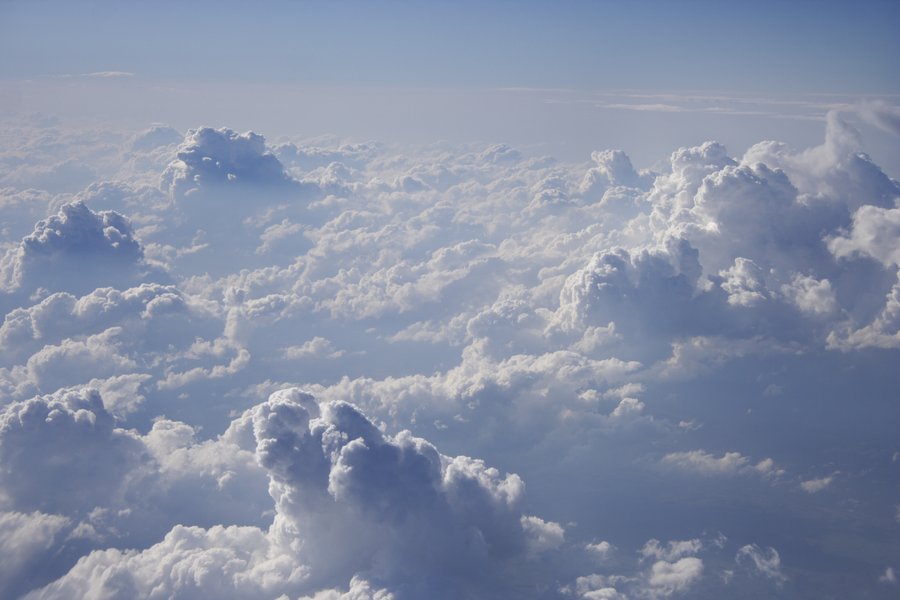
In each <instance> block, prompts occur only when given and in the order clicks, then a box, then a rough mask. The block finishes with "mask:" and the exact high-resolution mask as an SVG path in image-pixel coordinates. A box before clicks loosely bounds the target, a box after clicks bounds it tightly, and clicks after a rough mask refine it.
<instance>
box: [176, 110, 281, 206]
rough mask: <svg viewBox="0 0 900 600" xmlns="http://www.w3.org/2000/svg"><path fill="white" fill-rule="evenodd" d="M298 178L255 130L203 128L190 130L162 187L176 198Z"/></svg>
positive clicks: (276, 185)
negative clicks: (284, 165)
mask: <svg viewBox="0 0 900 600" xmlns="http://www.w3.org/2000/svg"><path fill="white" fill-rule="evenodd" d="M292 183H294V180H293V179H292V178H290V177H289V176H288V175H287V174H286V173H285V171H284V167H283V166H282V165H281V163H280V162H279V161H278V159H277V158H276V157H275V155H274V154H272V153H271V152H269V151H268V150H267V148H266V142H265V139H264V138H263V137H262V136H261V135H258V134H256V133H253V132H252V131H250V132H246V133H242V134H241V133H237V132H234V131H232V130H230V129H227V128H222V129H212V128H210V127H201V128H199V129H191V130H190V131H188V133H187V135H186V136H185V138H184V141H183V142H182V143H181V145H180V146H179V147H178V150H177V152H176V158H175V160H174V161H172V163H170V164H169V166H168V167H166V170H165V171H164V172H163V174H162V178H161V187H162V189H163V190H166V191H168V192H169V193H170V194H172V195H173V196H175V197H176V198H182V199H183V198H185V197H188V196H190V195H191V194H197V193H201V192H204V191H208V192H215V191H216V189H217V188H218V189H219V190H220V191H222V192H224V191H225V190H227V189H228V186H231V187H234V186H243V187H244V189H246V186H263V187H264V188H265V187H269V186H272V187H279V186H290V185H291V184H292Z"/></svg>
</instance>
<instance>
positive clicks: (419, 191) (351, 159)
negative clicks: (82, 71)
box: [0, 114, 900, 600]
mask: <svg viewBox="0 0 900 600" xmlns="http://www.w3.org/2000/svg"><path fill="white" fill-rule="evenodd" d="M35 123H37V124H32V125H28V126H27V127H25V126H24V125H23V126H22V128H19V129H16V131H15V132H13V137H12V138H11V139H14V140H15V143H14V145H15V149H14V150H12V151H10V152H9V153H6V154H2V153H0V164H2V165H3V166H5V167H11V168H8V169H7V170H6V172H7V173H9V177H11V178H10V179H8V180H7V179H4V183H3V185H5V186H7V187H5V188H4V190H2V191H0V208H2V210H3V211H4V219H3V221H4V222H3V224H2V225H0V236H2V238H0V244H2V252H3V256H4V258H3V259H2V260H3V263H2V264H3V276H4V283H5V288H4V291H5V292H7V293H5V294H4V295H3V299H2V300H0V305H2V306H0V309H2V313H3V315H4V318H3V322H2V325H0V411H2V415H3V417H2V427H0V509H2V511H4V512H3V517H2V519H0V540H12V541H9V542H5V541H4V542H2V543H5V544H7V545H6V546H4V548H10V549H11V550H10V552H11V553H10V554H9V556H10V559H9V560H8V561H6V562H5V563H4V565H3V567H0V571H2V573H0V579H2V580H3V585H6V586H7V587H5V588H4V591H3V592H2V593H7V594H10V593H11V594H13V595H20V594H23V593H26V592H29V591H32V590H34V591H33V594H34V596H35V597H80V596H85V595H90V594H99V595H103V594H107V595H110V596H113V597H115V596H117V595H118V596H121V597H125V596H128V597H133V596H144V595H148V596H149V595H152V594H160V595H165V596H173V597H203V596H209V595H220V596H228V597H248V598H255V597H273V598H274V597H279V596H281V595H286V597H288V598H301V597H303V598H314V599H319V600H324V599H326V598H327V599H333V598H348V599H349V598H378V599H380V600H386V599H387V598H395V599H396V600H400V599H402V598H415V597H498V598H499V597H552V596H553V595H554V594H555V593H557V592H558V593H559V594H563V595H568V596H574V597H583V598H624V597H629V598H662V597H669V596H678V595H681V596H684V597H687V596H691V597H740V594H742V593H743V594H744V595H745V596H751V595H753V594H756V595H758V596H760V597H762V596H766V595H768V596H778V595H779V594H781V595H782V596H784V595H788V594H790V593H792V592H794V591H795V590H794V589H788V588H789V587H790V586H791V585H795V584H796V586H797V589H798V590H800V592H799V593H805V592H807V591H808V590H811V591H809V594H810V595H815V594H817V593H818V594H819V595H821V593H824V592H829V593H830V592H831V591H833V590H838V589H839V590H842V591H843V592H844V593H845V594H846V593H849V592H847V590H851V589H854V590H855V589H863V588H865V587H866V586H870V587H871V586H873V585H876V583H875V582H873V578H874V576H873V574H874V573H877V572H879V571H881V570H882V569H884V560H883V553H881V552H876V551H875V550H873V548H882V547H883V546H884V544H881V545H877V544H873V545H871V546H870V547H862V546H859V545H858V544H856V545H853V548H855V550H854V552H855V555H854V560H853V561H847V560H844V559H845V558H846V557H845V556H844V555H843V554H841V555H840V556H839V554H840V553H841V552H843V551H842V550H841V551H838V550H835V549H834V548H835V547H837V546H838V545H837V544H835V545H834V546H828V547H825V546H822V545H816V544H814V543H813V542H811V541H808V540H807V539H806V538H803V539H800V538H798V537H797V536H793V533H792V532H793V530H792V529H791V528H782V527H781V526H780V525H779V524H781V523H783V522H788V521H792V518H793V517H792V518H788V516H789V515H795V514H798V511H800V510H801V509H799V508H798V506H799V505H801V504H800V503H804V502H806V503H808V502H809V501H814V502H815V503H816V505H817V506H818V505H821V506H822V507H823V508H822V510H821V511H818V512H817V511H807V510H803V511H802V512H803V526H804V527H806V526H808V527H810V528H823V527H827V528H828V530H829V531H830V532H832V533H831V535H833V536H834V538H835V539H840V540H858V539H859V538H860V536H861V535H865V532H868V531H882V530H885V529H886V528H887V527H893V526H895V525H896V523H894V518H893V517H894V516H895V515H894V513H895V512H896V510H895V505H896V499H895V498H893V497H890V498H889V497H886V496H885V494H884V492H883V490H884V489H886V488H885V487H884V485H883V483H884V481H885V479H886V478H887V477H888V476H889V475H887V474H886V471H885V468H884V465H883V464H882V463H883V462H884V460H882V459H884V456H882V454H883V452H882V454H879V452H881V451H878V450H877V448H892V447H893V446H892V445H891V444H893V437H892V434H893V432H892V431H890V430H889V429H890V428H889V427H887V424H889V423H892V422H894V421H895V420H896V419H895V418H894V417H895V415H894V414H893V412H892V408H891V407H892V406H893V404H892V403H890V402H889V400H890V397H891V396H890V394H891V391H892V389H893V388H894V387H896V386H895V385H894V383H896V382H895V381H894V379H895V378H894V377H893V375H892V373H893V370H892V369H890V365H892V364H893V362H895V360H894V359H895V358H896V357H895V356H894V354H895V353H896V351H897V348H900V341H898V340H900V317H898V315H900V284H898V275H897V268H898V259H897V256H895V255H896V241H897V238H898V236H900V231H898V230H897V228H896V227H893V225H892V223H893V220H894V217H895V216H896V215H895V212H896V211H897V204H896V202H897V200H896V199H897V198H898V197H900V193H898V186H897V184H896V182H894V181H892V180H891V179H890V178H889V177H887V176H886V175H885V174H884V172H882V171H881V169H880V168H879V167H878V166H877V165H876V164H875V163H874V162H873V160H872V159H871V158H870V157H868V156H866V155H865V154H863V152H862V144H863V142H864V140H863V139H862V138H861V137H860V136H859V135H858V133H857V132H855V131H854V130H853V129H852V127H850V126H849V125H848V124H847V123H844V122H843V121H841V119H840V118H839V116H838V115H836V114H834V115H831V116H829V117H828V119H827V125H826V126H827V130H826V139H825V141H824V143H823V144H822V145H821V146H819V147H816V148H811V149H807V150H794V149H792V148H790V147H788V146H787V145H785V144H782V143H779V142H771V141H769V142H761V143H760V144H757V145H755V146H753V147H751V148H750V149H749V150H748V151H747V152H746V153H744V155H743V156H734V157H732V156H729V154H728V152H727V151H726V149H725V147H724V146H722V145H721V144H718V143H715V142H708V143H704V144H701V145H698V146H693V147H685V148H680V149H678V150H676V151H675V152H673V153H672V154H671V156H670V157H669V159H668V161H662V162H660V163H658V164H657V165H656V166H655V167H654V169H655V170H657V171H658V172H656V173H651V172H649V171H646V170H641V169H639V168H636V166H635V165H634V164H632V162H631V159H630V158H629V157H628V156H627V155H626V154H625V153H624V152H622V151H617V150H598V151H597V152H594V153H592V154H591V156H590V158H591V160H590V162H589V163H587V164H585V163H581V164H572V163H567V162H561V161H556V160H553V159H551V158H548V157H530V156H529V155H528V152H527V151H526V150H524V149H517V148H513V147H511V146H508V145H494V146H490V147H485V146H483V145H472V146H468V147H453V146H451V145H449V144H443V143H442V144H435V145H434V146H433V147H428V148H422V149H417V150H416V152H415V153H413V154H409V155H407V154H404V153H403V152H402V151H401V150H399V149H397V148H393V147H387V146H382V145H379V144H375V143H364V144H358V143H344V142H343V141H340V140H332V139H329V138H319V139H316V140H312V141H309V140H307V141H301V140H297V139H294V140H291V141H285V138H282V140H280V143H278V144H276V145H268V144H267V143H266V141H265V140H264V139H263V138H262V136H260V135H258V134H255V133H252V132H248V133H244V134H239V133H236V132H234V131H231V130H228V129H218V130H217V129H209V128H200V129H194V130H191V131H189V132H188V134H187V135H186V136H184V137H182V136H181V135H180V134H179V133H178V132H177V131H176V130H174V129H172V128H170V127H167V126H162V125H157V126H152V127H151V128H149V129H146V130H143V131H138V132H115V133H101V132H88V131H82V132H79V133H78V135H75V134H70V135H69V136H68V137H67V134H65V133H63V132H61V131H60V130H59V124H58V123H57V124H40V123H38V122H37V121H35ZM29 128H34V129H29ZM51 129H52V130H51ZM76 155H77V156H79V160H83V161H84V163H85V164H86V165H88V166H89V167H90V169H92V171H91V173H87V172H84V173H82V174H81V175H79V174H78V173H77V172H74V171H73V172H71V173H68V174H67V172H66V170H65V169H63V168H60V169H57V171H58V174H59V175H60V176H61V177H63V176H64V177H63V179H66V178H68V179H66V181H64V182H56V183H54V181H53V179H52V177H46V178H42V176H39V175H40V174H41V173H43V174H44V175H47V173H50V171H52V170H53V169H56V167H57V166H58V165H60V164H62V163H65V161H67V160H70V159H71V158H72V156H76ZM17 165H19V166H21V165H24V166H25V167H27V168H26V169H25V170H22V171H20V172H16V173H13V171H15V170H16V169H17V168H18V167H17ZM70 166H71V165H70ZM66 168H69V167H66ZM45 171H46V173H45ZM96 173H102V174H103V178H104V180H103V181H95V180H96V179H98V177H97V176H96V175H95V174H96ZM82 176H83V177H82ZM79 177H81V178H80V179H79ZM88 180H89V181H88ZM57 183H59V185H57ZM88 183H89V184H90V185H87V184H88ZM26 184H27V185H31V184H34V185H39V186H41V187H40V189H34V190H28V189H23V188H22V186H24V185H26ZM84 185H87V187H86V188H84ZM82 188H83V189H82ZM79 190H80V191H79ZM70 192H71V193H70ZM74 192H78V193H77V194H75V195H74V196H73V195H72V194H73V193H74ZM88 207H90V208H88ZM48 215H49V216H48ZM126 215H127V218H126ZM35 221H38V225H37V226H36V227H34V228H33V229H34V231H33V232H32V233H31V234H29V231H30V230H31V229H32V225H33V224H34V222H35ZM26 225H27V227H26ZM9 292H12V293H9ZM836 350H837V351H838V352H836ZM294 386H302V387H303V389H308V390H310V393H305V392H301V391H300V390H299V389H296V388H295V387H294ZM280 389H285V391H281V392H278V393H275V394H274V395H272V396H271V397H270V398H269V400H268V401H266V402H263V403H262V404H259V400H260V399H261V398H264V397H266V396H267V395H269V394H270V392H273V391H275V390H280ZM860 390H863V392H860ZM776 392H777V393H776ZM848 398H854V399H855V400H854V402H848V401H847V399H848ZM812 412H814V413H815V414H816V418H815V419H809V417H808V415H809V414H810V413H812ZM838 429H839V430H840V431H841V435H842V439H845V440H846V443H845V444H843V445H841V446H840V448H835V449H833V451H831V450H830V451H829V453H828V458H827V461H828V462H827V463H825V464H828V465H829V466H828V467H827V468H828V469H829V471H826V472H831V473H832V474H831V475H826V476H823V477H816V476H813V477H811V478H805V477H799V476H798V475H792V477H793V478H792V479H791V481H792V482H793V483H792V484H791V485H783V484H784V483H785V481H788V479H787V478H786V477H782V475H783V474H784V473H785V470H789V471H790V472H791V473H792V474H815V473H817V472H819V473H821V469H822V465H821V464H815V465H812V464H810V463H809V454H808V452H806V449H808V448H810V447H822V440H823V439H832V438H833V436H834V434H833V432H834V431H837V430H838ZM223 430H224V433H222V434H221V435H218V434H219V432H222V431H223ZM407 430H408V431H407ZM787 437H790V440H791V443H790V444H786V443H784V440H785V439H787ZM424 438H428V439H429V440H432V441H433V443H432V442H429V441H426V440H425V439H424ZM438 447H439V448H441V449H443V450H444V451H445V452H447V453H448V454H442V453H441V452H439V451H438V450H437V448H438ZM831 447H832V446H829V448H831ZM735 448H738V449H740V451H736V450H733V449H735ZM862 449H864V450H862ZM467 455H475V456H479V457H480V458H470V457H468V456H467ZM770 455H772V456H776V457H777V459H778V462H777V463H776V461H775V460H774V459H773V458H768V457H769V456H770ZM754 457H755V458H754ZM879 460H880V461H881V463H878V462H876V463H874V464H875V466H873V461H879ZM88 465H90V468H88ZM488 465H497V468H492V467H490V466H488ZM782 465H784V468H782ZM832 465H833V466H832ZM878 465H881V466H878ZM663 471H665V472H668V473H667V474H666V475H665V476H660V475H661V472H663ZM511 472H518V473H521V474H522V476H523V478H525V477H527V479H528V483H529V486H530V487H529V494H528V495H527V497H526V495H525V493H524V483H523V478H519V477H518V476H516V475H511V474H508V473H511ZM838 473H840V474H842V475H841V479H840V481H842V482H844V484H842V485H840V486H836V485H835V483H834V482H835V481H837V480H836V479H835V478H836V475H837V474H838ZM845 475H846V476H845ZM806 477H810V476H809V475H806ZM761 483H764V484H765V493H760V484H761ZM826 488H827V489H828V493H821V490H824V489H826ZM801 491H806V492H809V493H816V492H819V493H818V494H817V495H815V496H809V495H807V494H803V493H800V492H801ZM851 492H852V498H853V500H854V502H858V503H859V505H860V506H863V507H865V508H866V510H860V511H858V512H856V513H854V517H853V519H850V518H847V517H846V515H847V513H846V510H845V506H846V502H847V501H848V497H849V496H847V495H846V494H848V493H851ZM798 494H799V495H798ZM698 504H700V505H702V507H703V510H702V511H698V510H697V508H696V507H697V505H698ZM803 506H805V505H803ZM538 515H539V516H538ZM610 515H617V516H616V518H612V517H611V516H610ZM823 515H829V517H828V518H827V519H826V518H825V516H823ZM886 515H887V517H886ZM629 519H634V520H635V521H634V522H631V521H629ZM792 522H793V521H792ZM636 523H639V525H636ZM798 526H799V525H798ZM748 528H752V529H753V530H754V531H756V532H758V534H759V537H756V538H755V539H756V540H764V541H765V543H766V545H765V546H755V545H753V544H749V545H748V544H747V542H751V541H753V540H746V539H744V540H740V541H739V542H738V543H736V544H735V545H733V546H731V545H728V542H727V540H725V538H724V536H721V537H720V538H719V537H717V538H714V539H711V538H708V537H706V534H704V533H703V532H708V531H718V530H722V531H723V532H725V533H727V534H728V535H729V536H732V537H733V534H732V531H733V530H735V529H736V530H738V531H746V530H748ZM792 536H793V537H792ZM26 537H27V539H26ZM648 538H650V539H649V541H647V540H648ZM685 538H687V539H685ZM598 540H603V541H598ZM659 540H670V541H659ZM786 540H790V541H789V543H788V544H787V545H785V546H784V547H788V546H790V547H791V548H792V552H791V556H788V555H787V553H786V554H785V555H784V557H783V560H784V566H782V562H781V561H782V556H781V555H779V554H778V553H777V552H776V551H775V550H774V549H772V548H769V546H768V544H771V545H774V546H777V547H779V548H781V547H782V544H783V542H785V541H786ZM885 543H886V542H885ZM741 544H744V545H743V546H741ZM796 552H803V553H804V557H805V558H804V560H803V561H799V560H797V559H796V556H797V554H796ZM48 557H49V558H48ZM79 559H80V561H79ZM42 561H43V562H42ZM816 561H819V562H821V563H822V564H829V565H835V567H834V568H835V569H836V571H839V573H838V575H836V576H835V577H836V578H837V577H840V578H842V581H847V582H850V583H840V584H838V583H834V581H832V580H829V581H832V582H831V583H829V582H827V581H824V580H823V581H821V582H820V581H818V580H815V577H811V576H810V575H809V573H811V572H812V571H811V568H810V567H808V565H811V564H813V563H815V562H816ZM39 564H44V565H46V569H44V570H41V569H39V568H38V567H37V566H35V565H39ZM860 565H864V566H860ZM784 572H787V573H790V574H791V580H790V583H787V581H786V580H785V579H784V576H783V573H784ZM795 572H796V573H797V574H798V575H797V576H796V577H795V575H794V574H795ZM57 579H58V581H55V582H54V581H53V580H57ZM738 584H740V585H738ZM729 586H730V587H729ZM779 586H781V587H779ZM739 587H740V588H741V589H738V588H739ZM35 588H41V589H37V590H36V589H35ZM800 588H803V589H800ZM9 590H13V591H12V592H9Z"/></svg>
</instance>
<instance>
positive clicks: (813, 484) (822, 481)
mask: <svg viewBox="0 0 900 600" xmlns="http://www.w3.org/2000/svg"><path fill="white" fill-rule="evenodd" d="M832 481H834V475H828V476H826V477H819V478H818V479H807V480H806V481H801V482H800V487H801V488H803V491H804V492H807V493H809V494H815V493H817V492H821V491H822V490H824V489H825V488H827V487H828V486H829V485H831V482H832Z"/></svg>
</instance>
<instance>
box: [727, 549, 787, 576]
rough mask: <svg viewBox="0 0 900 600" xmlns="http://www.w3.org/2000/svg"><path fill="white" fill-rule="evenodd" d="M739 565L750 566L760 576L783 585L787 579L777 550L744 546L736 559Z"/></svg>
mask: <svg viewBox="0 0 900 600" xmlns="http://www.w3.org/2000/svg"><path fill="white" fill-rule="evenodd" d="M734 560H735V562H736V563H737V564H739V565H742V564H750V565H751V566H752V567H753V568H754V569H755V570H756V572H758V573H759V574H760V575H762V576H764V577H766V578H768V579H771V580H773V581H775V582H776V583H781V582H784V581H786V580H787V577H785V575H784V574H783V573H782V572H781V556H780V555H779V554H778V551H777V550H775V548H766V549H765V550H763V549H762V548H760V547H759V546H757V545H756V544H748V545H746V546H742V547H741V548H740V550H738V552H737V554H736V555H735V557H734Z"/></svg>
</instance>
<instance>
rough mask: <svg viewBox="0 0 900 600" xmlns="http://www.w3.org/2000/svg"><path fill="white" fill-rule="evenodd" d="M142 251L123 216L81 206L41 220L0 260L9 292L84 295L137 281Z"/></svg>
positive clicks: (0, 272) (69, 206) (141, 268)
mask: <svg viewBox="0 0 900 600" xmlns="http://www.w3.org/2000/svg"><path fill="white" fill-rule="evenodd" d="M143 258H144V251H143V248H142V247H141V243H140V241H139V240H138V239H137V238H136V237H135V235H134V232H133V231H132V229H131V225H130V223H129V222H128V219H126V218H125V217H124V216H122V215H121V214H119V213H116V212H112V211H101V212H99V213H98V212H94V211H92V210H91V209H90V208H88V207H87V205H85V204H84V203H82V202H75V203H72V204H66V205H64V206H63V207H62V208H61V209H60V211H59V212H58V213H57V214H55V215H53V216H51V217H48V218H47V219H44V220H41V221H39V222H38V223H37V224H36V225H35V226H34V231H33V232H32V233H31V234H30V235H27V236H25V237H24V238H23V239H22V241H21V242H20V243H19V244H18V245H17V246H16V247H15V248H14V249H12V250H10V251H8V252H7V253H6V255H5V256H4V257H3V258H2V262H0V275H2V277H3V280H4V285H5V287H6V289H7V290H12V291H20V290H21V291H28V292H33V291H34V290H36V289H38V288H43V289H47V290H53V291H71V292H80V293H85V292H89V291H91V290H93V289H94V288H95V287H99V286H102V285H103V284H117V285H122V284H123V283H128V282H131V283H136V282H137V281H138V280H139V278H140V277H141V275H142V272H143V271H144V270H146V267H147V265H145V264H144V262H143Z"/></svg>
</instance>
